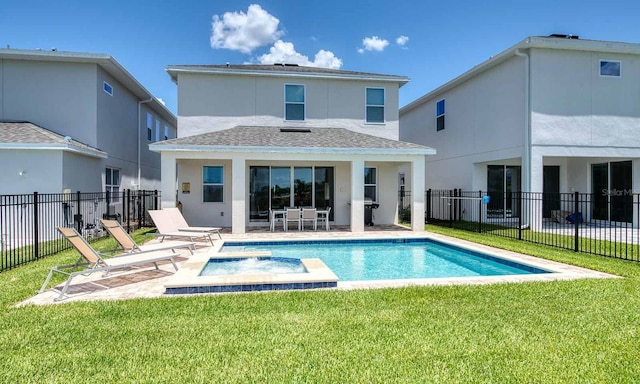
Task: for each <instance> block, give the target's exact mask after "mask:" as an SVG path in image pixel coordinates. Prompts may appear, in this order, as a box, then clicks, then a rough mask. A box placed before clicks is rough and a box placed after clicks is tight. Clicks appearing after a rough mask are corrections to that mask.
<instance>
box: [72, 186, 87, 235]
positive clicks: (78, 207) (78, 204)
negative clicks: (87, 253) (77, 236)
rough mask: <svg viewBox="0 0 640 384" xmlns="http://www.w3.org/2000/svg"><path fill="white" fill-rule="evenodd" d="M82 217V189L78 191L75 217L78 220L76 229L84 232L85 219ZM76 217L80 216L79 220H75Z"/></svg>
mask: <svg viewBox="0 0 640 384" xmlns="http://www.w3.org/2000/svg"><path fill="white" fill-rule="evenodd" d="M80 217H81V216H80V191H76V214H75V216H73V218H74V221H75V222H76V231H78V232H79V233H82V223H83V222H84V220H80ZM76 218H78V220H75V219H76Z"/></svg>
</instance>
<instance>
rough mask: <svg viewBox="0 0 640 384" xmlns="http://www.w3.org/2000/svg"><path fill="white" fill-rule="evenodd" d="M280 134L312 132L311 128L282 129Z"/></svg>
mask: <svg viewBox="0 0 640 384" xmlns="http://www.w3.org/2000/svg"><path fill="white" fill-rule="evenodd" d="M280 132H298V133H305V132H306V133H309V132H311V130H310V129H309V128H280Z"/></svg>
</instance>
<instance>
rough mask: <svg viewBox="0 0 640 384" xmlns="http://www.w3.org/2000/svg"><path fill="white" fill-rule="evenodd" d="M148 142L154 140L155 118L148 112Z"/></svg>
mask: <svg viewBox="0 0 640 384" xmlns="http://www.w3.org/2000/svg"><path fill="white" fill-rule="evenodd" d="M147 140H148V141H151V140H153V116H152V115H151V114H150V113H148V112H147Z"/></svg>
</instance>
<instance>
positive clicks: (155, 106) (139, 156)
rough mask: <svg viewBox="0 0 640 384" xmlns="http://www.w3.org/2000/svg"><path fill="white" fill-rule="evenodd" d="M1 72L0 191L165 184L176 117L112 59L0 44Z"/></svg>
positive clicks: (115, 188) (87, 189) (155, 186)
mask: <svg viewBox="0 0 640 384" xmlns="http://www.w3.org/2000/svg"><path fill="white" fill-rule="evenodd" d="M0 74H1V75H0V162H1V163H2V164H3V170H2V172H0V195H4V194H24V193H33V192H40V193H62V192H63V191H71V192H75V191H83V192H100V191H106V190H109V191H112V192H113V191H121V190H124V189H138V187H139V188H140V189H149V190H153V189H159V187H160V156H159V155H158V154H157V153H154V152H151V151H149V148H148V145H147V144H148V143H152V142H155V141H156V140H165V138H167V139H168V138H175V137H176V117H175V116H174V115H173V114H172V113H171V112H170V111H169V110H168V109H167V108H166V107H165V106H164V105H163V104H162V103H161V102H160V101H159V100H158V99H156V98H155V97H153V95H152V94H151V93H150V92H149V91H148V90H147V89H146V88H145V87H144V86H142V84H140V83H139V82H138V81H137V80H136V79H135V78H134V77H133V76H132V75H131V74H130V73H129V72H127V70H126V69H124V68H123V67H122V66H121V65H120V64H119V63H118V62H117V61H116V60H115V59H114V58H113V57H111V56H109V55H106V54H97V53H79V52H62V51H42V50H22V49H0ZM65 137H66V138H67V139H66V140H65Z"/></svg>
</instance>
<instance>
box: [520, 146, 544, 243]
mask: <svg viewBox="0 0 640 384" xmlns="http://www.w3.org/2000/svg"><path fill="white" fill-rule="evenodd" d="M530 161H531V190H530V191H525V192H534V193H536V195H542V191H543V188H542V172H543V169H544V165H543V163H544V161H543V156H542V154H541V153H540V150H538V149H537V148H535V147H534V148H532V150H531V160H530ZM536 195H531V196H532V197H533V196H536ZM520 214H522V212H520ZM528 214H529V215H530V217H529V218H528V219H529V220H528V224H530V225H531V229H533V230H534V231H542V204H534V205H533V206H532V207H531V209H530V210H529V212H528ZM525 224H527V221H525Z"/></svg>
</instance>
